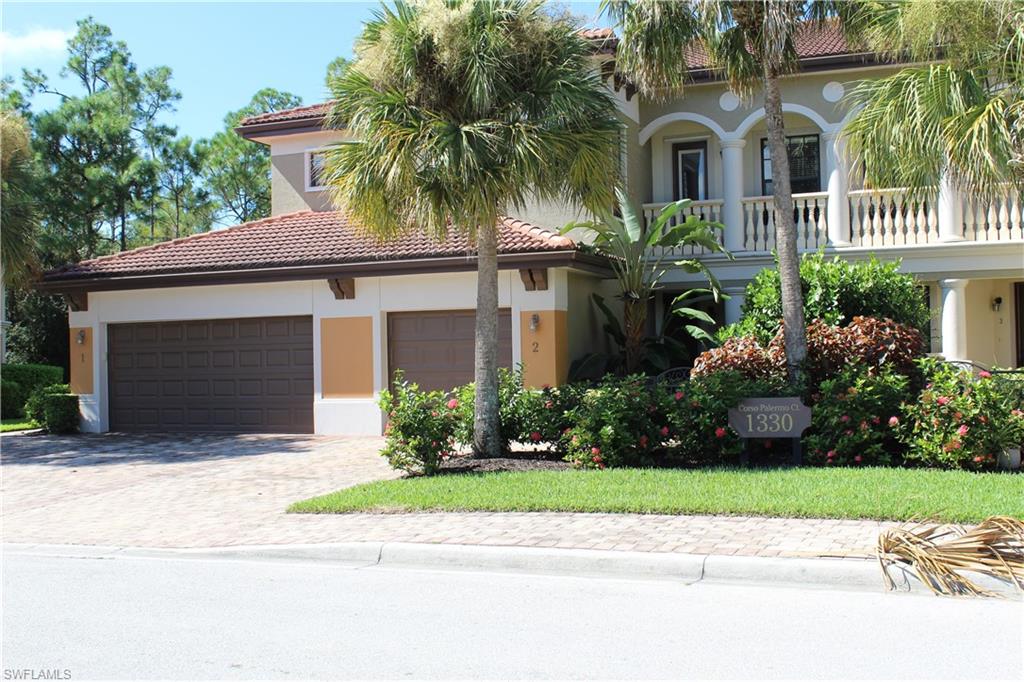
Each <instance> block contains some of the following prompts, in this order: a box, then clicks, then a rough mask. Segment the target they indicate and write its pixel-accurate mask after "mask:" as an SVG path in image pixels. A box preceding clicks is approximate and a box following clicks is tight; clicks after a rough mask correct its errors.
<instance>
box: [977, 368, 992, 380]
mask: <svg viewBox="0 0 1024 682" xmlns="http://www.w3.org/2000/svg"><path fill="white" fill-rule="evenodd" d="M978 376H979V377H981V378H982V379H988V378H989V377H991V376H992V372H986V371H985V370H981V371H980V372H978Z"/></svg>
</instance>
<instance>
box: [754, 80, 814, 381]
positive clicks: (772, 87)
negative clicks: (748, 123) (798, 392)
mask: <svg viewBox="0 0 1024 682" xmlns="http://www.w3.org/2000/svg"><path fill="white" fill-rule="evenodd" d="M764 114H765V117H764V118H765V125H766V126H767V127H768V147H769V149H770V151H771V155H772V194H773V198H774V203H775V243H776V248H777V249H778V254H779V281H780V282H781V284H782V323H783V329H782V335H783V342H784V346H785V349H786V372H787V374H788V376H789V382H790V384H797V383H799V381H800V375H801V372H802V370H803V364H804V360H805V359H806V358H807V333H806V329H805V325H804V300H803V292H802V291H801V288H800V255H799V254H798V253H797V247H796V224H795V223H794V220H793V190H792V186H791V185H790V181H789V155H788V153H787V150H786V131H785V128H784V126H783V120H782V95H781V94H780V93H779V79H778V74H777V73H773V72H772V71H771V70H770V69H768V68H766V69H765V75H764Z"/></svg>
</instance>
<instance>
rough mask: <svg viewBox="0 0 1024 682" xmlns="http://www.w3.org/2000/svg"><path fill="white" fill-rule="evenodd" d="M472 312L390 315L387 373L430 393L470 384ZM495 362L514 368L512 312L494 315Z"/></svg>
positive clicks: (472, 346) (473, 317)
mask: <svg viewBox="0 0 1024 682" xmlns="http://www.w3.org/2000/svg"><path fill="white" fill-rule="evenodd" d="M475 327H476V312H475V311H473V310H437V311H429V312H415V313H389V314H388V370H389V371H390V372H391V374H392V376H394V372H395V370H396V369H401V370H402V371H403V372H404V373H405V378H406V379H407V380H408V381H414V382H416V383H417V384H419V385H420V388H422V389H424V390H428V391H433V390H436V389H442V390H448V389H450V388H454V387H456V386H461V385H462V384H467V383H469V382H470V381H473V348H474V343H473V341H474V337H475ZM498 362H499V364H501V366H503V367H511V366H512V313H511V312H510V311H509V310H500V311H499V312H498Z"/></svg>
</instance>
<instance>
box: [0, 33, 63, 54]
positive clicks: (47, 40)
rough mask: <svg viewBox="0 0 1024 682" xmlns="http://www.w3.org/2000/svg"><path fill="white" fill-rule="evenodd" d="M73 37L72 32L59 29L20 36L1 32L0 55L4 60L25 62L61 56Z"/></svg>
mask: <svg viewBox="0 0 1024 682" xmlns="http://www.w3.org/2000/svg"><path fill="white" fill-rule="evenodd" d="M72 35H74V33H73V32H72V31H65V30H63V29H57V28H36V29H32V30H31V31H29V32H27V33H22V34H20V35H14V34H13V33H8V32H7V31H0V55H3V58H4V59H13V60H23V59H27V58H32V57H36V58H38V57H48V56H52V55H55V54H60V53H62V52H64V50H65V48H66V47H67V42H68V39H69V38H70V37H71V36H72Z"/></svg>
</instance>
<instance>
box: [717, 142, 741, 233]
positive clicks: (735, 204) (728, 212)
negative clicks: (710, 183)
mask: <svg viewBox="0 0 1024 682" xmlns="http://www.w3.org/2000/svg"><path fill="white" fill-rule="evenodd" d="M719 144H720V145H721V147H722V222H723V223H724V224H725V248H726V249H728V250H729V251H742V250H743V230H744V226H743V203H742V200H743V146H744V145H745V144H747V141H746V140H720V141H719Z"/></svg>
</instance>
